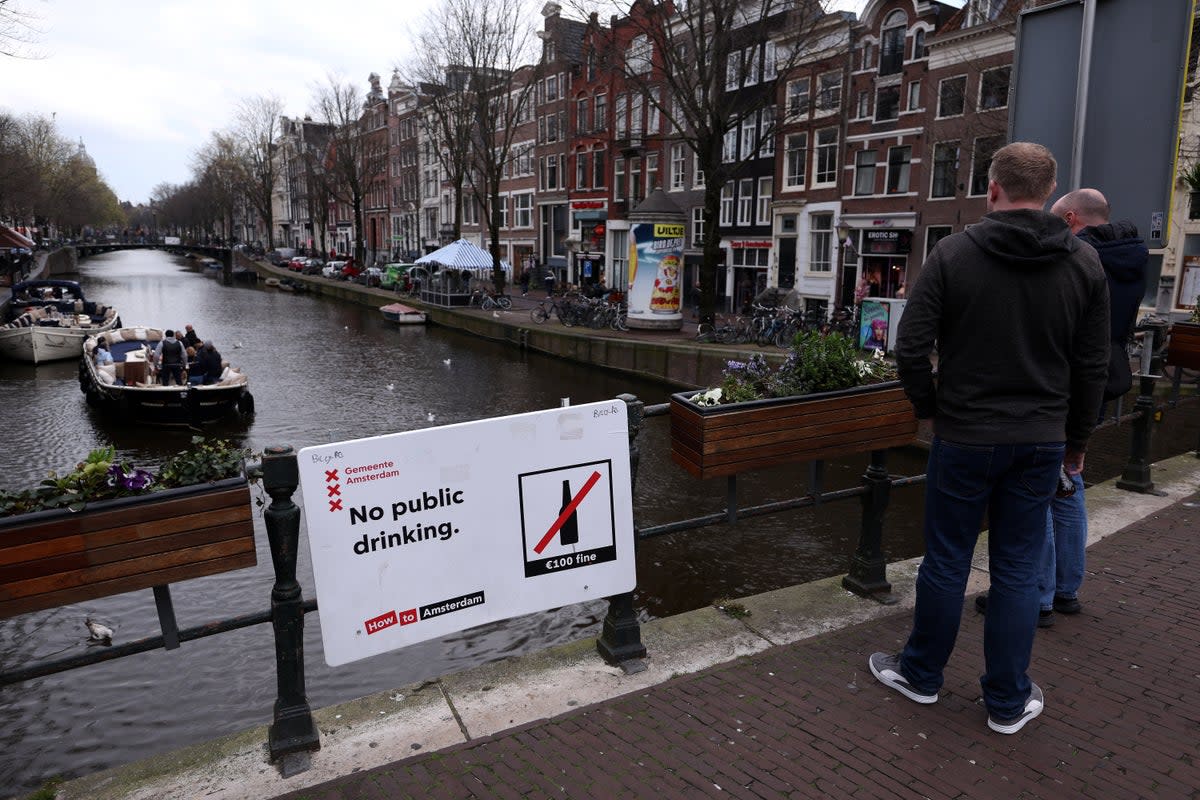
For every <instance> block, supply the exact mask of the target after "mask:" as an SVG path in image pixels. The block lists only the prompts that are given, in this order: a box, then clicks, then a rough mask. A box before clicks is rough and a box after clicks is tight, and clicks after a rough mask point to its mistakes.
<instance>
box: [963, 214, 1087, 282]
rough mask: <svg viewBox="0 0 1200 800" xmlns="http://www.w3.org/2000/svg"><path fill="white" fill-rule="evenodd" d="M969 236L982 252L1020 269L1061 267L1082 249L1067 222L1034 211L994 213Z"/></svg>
mask: <svg viewBox="0 0 1200 800" xmlns="http://www.w3.org/2000/svg"><path fill="white" fill-rule="evenodd" d="M966 233H967V236H969V237H970V238H971V240H972V241H974V242H975V244H977V245H978V246H979V247H980V248H981V249H982V250H984V251H985V252H987V253H989V254H990V255H993V256H995V257H996V258H997V259H1000V260H1002V261H1003V262H1005V263H1008V264H1010V265H1012V266H1015V267H1017V268H1019V269H1041V268H1043V267H1047V266H1050V265H1051V264H1057V263H1059V262H1061V261H1062V260H1063V258H1065V257H1066V256H1069V255H1070V254H1071V253H1073V252H1075V251H1076V250H1078V249H1079V241H1078V240H1077V239H1076V238H1075V237H1074V236H1072V235H1071V229H1070V228H1069V227H1067V223H1066V222H1064V221H1063V220H1061V219H1059V218H1058V217H1056V216H1054V215H1053V214H1049V213H1047V212H1045V211H1034V210H1032V209H1016V210H1013V211H993V212H992V213H990V214H987V215H986V216H984V218H983V219H982V220H981V221H980V223H979V224H978V225H973V226H972V227H970V228H968V229H967V231H966Z"/></svg>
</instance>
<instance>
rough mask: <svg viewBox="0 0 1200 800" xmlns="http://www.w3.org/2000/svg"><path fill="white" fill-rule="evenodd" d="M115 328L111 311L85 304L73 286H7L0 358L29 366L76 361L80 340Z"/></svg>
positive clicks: (45, 282)
mask: <svg viewBox="0 0 1200 800" xmlns="http://www.w3.org/2000/svg"><path fill="white" fill-rule="evenodd" d="M120 324H121V318H120V317H119V316H117V311H116V309H114V308H109V307H107V306H104V305H101V304H100V303H95V302H93V301H91V300H88V299H86V298H85V297H84V296H83V289H82V287H80V285H79V284H78V283H76V282H75V281H64V280H37V281H24V282H22V283H18V284H16V285H14V286H13V287H12V299H11V300H10V301H9V306H8V319H6V320H5V324H4V325H3V326H2V327H0V355H3V356H6V357H8V358H12V359H16V360H18V361H28V362H31V363H34V364H40V363H41V362H43V361H61V360H63V359H67V358H79V354H80V353H81V352H82V349H83V340H84V339H86V338H87V337H89V336H93V335H95V334H97V333H102V332H104V331H108V330H112V329H113V328H115V327H117V326H118V325H120Z"/></svg>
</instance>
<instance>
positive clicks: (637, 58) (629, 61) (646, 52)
mask: <svg viewBox="0 0 1200 800" xmlns="http://www.w3.org/2000/svg"><path fill="white" fill-rule="evenodd" d="M653 55H654V45H653V44H652V43H651V42H650V37H649V36H647V35H645V34H641V35H639V36H635V37H633V41H631V42H630V43H629V49H628V50H626V51H625V64H626V66H627V67H628V68H629V71H630V73H632V74H634V75H642V74H644V73H646V72H649V71H650V63H651V61H652V60H653V59H652V56H653Z"/></svg>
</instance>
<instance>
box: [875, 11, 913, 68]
mask: <svg viewBox="0 0 1200 800" xmlns="http://www.w3.org/2000/svg"><path fill="white" fill-rule="evenodd" d="M907 24H908V18H907V17H906V16H905V15H904V12H903V11H893V12H892V13H891V14H889V15H888V18H887V19H886V20H885V21H884V23H883V36H882V39H881V41H880V43H879V74H880V75H895V74H896V73H897V72H899V71H900V70H902V69H904V29H905V26H906V25H907Z"/></svg>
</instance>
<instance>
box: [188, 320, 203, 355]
mask: <svg viewBox="0 0 1200 800" xmlns="http://www.w3.org/2000/svg"><path fill="white" fill-rule="evenodd" d="M183 329H184V331H186V332H185V333H184V334H183V343H184V344H185V345H187V346H188V347H194V348H196V349H197V350H199V349H200V345H202V344H203V343H204V342H203V341H202V340H201V339H200V337H199V336H197V335H196V331H195V330H194V329H193V328H192V326H191V325H184V326H183Z"/></svg>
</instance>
